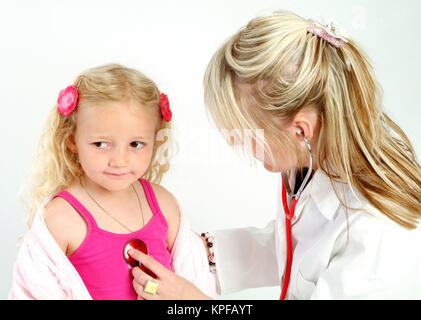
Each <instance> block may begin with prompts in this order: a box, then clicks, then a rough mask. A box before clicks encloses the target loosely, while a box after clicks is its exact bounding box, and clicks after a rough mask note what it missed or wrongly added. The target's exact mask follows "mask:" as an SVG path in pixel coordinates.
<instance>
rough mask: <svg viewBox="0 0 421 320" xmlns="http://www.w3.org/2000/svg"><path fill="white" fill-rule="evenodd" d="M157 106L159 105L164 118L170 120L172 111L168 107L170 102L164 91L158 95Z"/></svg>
mask: <svg viewBox="0 0 421 320" xmlns="http://www.w3.org/2000/svg"><path fill="white" fill-rule="evenodd" d="M159 106H160V107H161V114H162V117H163V118H164V120H165V121H167V122H170V121H171V118H172V112H171V109H170V102H169V100H168V97H167V95H166V94H165V93H161V95H160V96H159Z"/></svg>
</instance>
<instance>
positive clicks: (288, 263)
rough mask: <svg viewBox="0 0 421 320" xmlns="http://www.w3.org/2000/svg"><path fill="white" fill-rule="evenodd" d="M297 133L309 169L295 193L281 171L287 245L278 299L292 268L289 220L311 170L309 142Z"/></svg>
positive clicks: (311, 157)
mask: <svg viewBox="0 0 421 320" xmlns="http://www.w3.org/2000/svg"><path fill="white" fill-rule="evenodd" d="M298 134H300V135H301V136H302V137H303V139H304V142H305V144H306V146H307V149H308V151H309V153H310V165H309V169H308V171H307V174H306V176H305V178H304V181H303V183H302V184H301V186H300V188H299V189H298V191H297V193H295V194H293V193H292V190H291V188H290V186H289V182H288V173H287V172H283V173H282V204H283V207H284V213H285V238H286V247H287V257H286V265H285V273H284V280H283V283H282V290H281V296H280V298H279V300H285V297H286V294H287V291H288V287H289V281H290V277H291V268H292V258H293V253H292V230H291V229H292V228H291V221H292V219H293V218H294V214H295V207H296V206H297V203H298V200H299V199H300V196H301V193H302V192H303V190H304V188H305V186H306V184H307V182H308V180H309V179H310V177H311V173H312V171H313V152H312V150H311V146H310V143H309V142H308V140H307V139H306V137H305V136H304V134H303V132H302V130H299V131H298ZM287 193H288V194H289V196H290V197H291V198H292V201H291V207H290V208H288V199H287Z"/></svg>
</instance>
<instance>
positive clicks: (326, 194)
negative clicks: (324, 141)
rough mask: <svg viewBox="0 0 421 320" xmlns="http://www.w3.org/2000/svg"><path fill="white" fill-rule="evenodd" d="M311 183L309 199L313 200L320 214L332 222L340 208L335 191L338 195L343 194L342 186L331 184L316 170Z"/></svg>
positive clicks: (324, 175)
mask: <svg viewBox="0 0 421 320" xmlns="http://www.w3.org/2000/svg"><path fill="white" fill-rule="evenodd" d="M312 180H313V181H312V182H310V184H311V185H309V187H310V188H311V189H310V197H311V198H312V199H313V201H314V203H315V204H316V206H317V208H318V209H319V211H320V213H321V214H322V215H323V216H324V217H325V218H326V219H327V220H329V221H330V220H332V219H333V218H334V217H335V214H336V212H337V210H338V207H339V206H340V204H341V203H340V201H339V199H338V196H337V195H336V192H335V189H336V190H337V192H338V193H343V192H344V191H345V190H344V187H345V185H344V184H340V183H337V182H331V181H330V179H329V177H328V176H327V175H326V174H325V173H324V172H322V170H320V169H319V170H317V171H316V172H315V173H314V176H313V179H312Z"/></svg>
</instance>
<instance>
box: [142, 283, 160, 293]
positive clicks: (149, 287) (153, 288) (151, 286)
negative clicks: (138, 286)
mask: <svg viewBox="0 0 421 320" xmlns="http://www.w3.org/2000/svg"><path fill="white" fill-rule="evenodd" d="M158 288H159V283H157V282H155V281H152V280H148V281H146V284H145V288H144V289H143V291H145V292H147V293H150V294H152V295H156V292H157V291H158Z"/></svg>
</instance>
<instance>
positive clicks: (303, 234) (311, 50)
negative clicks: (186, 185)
mask: <svg viewBox="0 0 421 320" xmlns="http://www.w3.org/2000/svg"><path fill="white" fill-rule="evenodd" d="M204 85H205V102H206V106H207V107H208V110H209V112H210V114H211V115H212V117H213V119H214V121H215V122H216V124H217V125H218V127H219V128H220V129H223V130H228V131H229V132H234V133H235V132H242V131H240V130H237V129H242V130H247V132H256V129H264V133H265V137H264V138H265V139H264V141H262V140H261V139H259V136H258V135H257V134H256V135H255V137H254V148H253V149H252V152H251V153H252V154H253V156H255V157H257V158H258V159H259V160H261V161H262V162H263V164H264V166H265V168H266V169H267V170H269V171H271V172H282V173H283V174H282V179H281V182H282V183H281V188H280V190H279V197H278V199H277V202H278V203H279V212H278V214H277V217H276V219H275V220H274V221H272V222H270V223H269V224H268V226H267V227H266V228H264V229H256V228H245V229H234V230H222V231H217V232H215V233H214V238H212V237H209V236H208V235H206V236H205V238H206V242H208V243H214V245H213V246H212V249H213V253H212V252H211V255H210V256H211V259H210V263H211V264H212V265H213V267H216V270H217V272H216V274H217V278H218V285H219V293H229V292H234V291H238V290H242V289H245V288H252V287H260V286H277V285H279V286H280V287H281V290H280V298H281V299H285V298H286V299H420V298H421V277H420V270H421V250H420V249H419V244H420V243H421V232H420V228H419V227H418V224H419V219H420V217H421V205H420V200H421V169H420V165H419V164H418V162H417V160H416V156H415V152H414V150H413V148H412V146H411V144H410V142H409V141H408V138H407V137H406V136H405V134H404V133H403V132H402V130H401V129H400V128H399V127H398V126H397V125H396V124H395V123H394V122H393V121H392V120H391V119H390V118H389V117H388V116H387V115H386V114H385V113H384V112H383V111H382V97H381V90H380V86H379V84H378V83H377V81H376V80H375V77H374V73H373V68H372V67H371V65H370V63H369V62H368V60H367V58H366V57H365V55H364V54H363V52H362V50H361V49H360V48H359V47H358V46H357V45H356V44H355V42H354V41H352V40H351V39H349V38H345V37H342V36H340V35H339V34H337V33H336V31H335V28H334V27H333V26H325V25H320V24H318V23H316V22H314V21H310V20H306V19H303V18H301V17H299V16H297V15H295V14H293V13H290V12H286V11H280V12H277V13H275V14H273V15H270V16H267V17H261V18H256V19H254V20H252V21H251V22H250V23H249V24H248V25H247V26H246V27H245V28H243V29H241V30H240V31H239V32H238V33H237V34H235V35H234V36H232V37H231V38H230V39H229V40H228V41H227V42H226V43H225V44H224V45H223V46H222V47H221V48H220V49H219V50H218V51H217V52H216V53H215V55H214V56H213V58H212V60H211V61H210V63H209V66H208V68H207V71H206V74H205V78H204ZM237 138H238V139H242V138H243V137H242V136H241V135H240V136H239V137H237ZM237 141H238V140H237ZM257 147H264V149H263V150H264V152H261V153H258V152H257V151H256V150H258V149H259V148H257ZM136 257H137V259H139V261H141V262H143V263H145V264H146V265H147V266H150V267H151V268H152V270H153V271H154V272H159V271H160V270H161V269H162V267H161V266H159V264H158V263H156V261H153V259H152V258H151V257H146V256H144V255H143V254H141V253H140V252H137V253H136ZM165 274H166V279H161V284H162V287H164V285H163V283H162V282H163V281H164V280H165V281H167V282H171V283H172V284H173V287H174V286H175V285H174V283H177V286H179V287H180V288H181V287H183V286H187V287H188V288H189V289H190V291H189V293H188V294H187V293H186V295H187V296H189V295H190V296H192V297H201V296H203V293H201V292H200V291H198V290H197V289H195V288H194V286H192V285H190V284H188V283H187V282H186V281H185V280H183V279H182V278H180V277H177V276H175V275H174V274H171V273H169V272H166V273H165ZM135 279H136V281H137V282H138V283H140V284H142V283H144V282H145V281H147V280H148V279H149V276H148V275H147V274H145V273H143V272H139V273H138V274H137V275H136V276H135ZM135 287H136V286H135ZM179 290H180V289H179ZM179 290H174V289H173V291H171V292H164V291H163V290H162V291H161V293H160V295H158V296H157V297H155V298H160V297H161V298H177V297H178V296H177V295H172V292H177V291H179ZM139 294H141V295H142V296H144V297H149V295H148V294H147V293H140V291H139Z"/></svg>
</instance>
